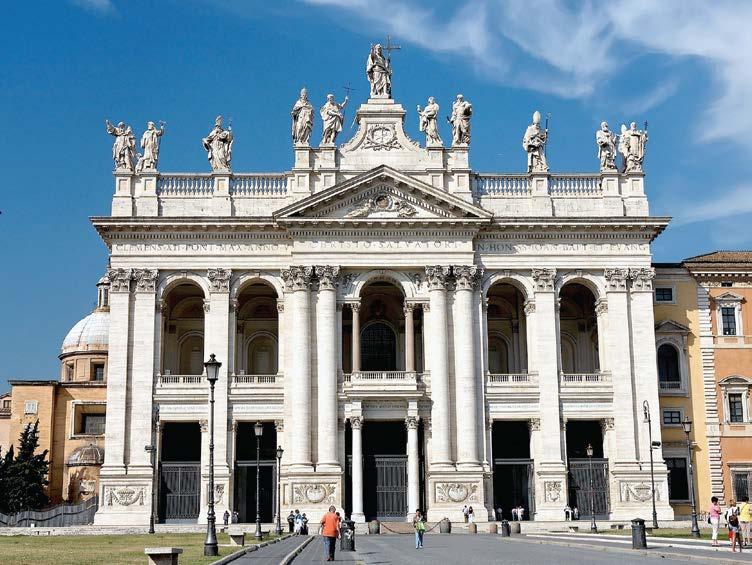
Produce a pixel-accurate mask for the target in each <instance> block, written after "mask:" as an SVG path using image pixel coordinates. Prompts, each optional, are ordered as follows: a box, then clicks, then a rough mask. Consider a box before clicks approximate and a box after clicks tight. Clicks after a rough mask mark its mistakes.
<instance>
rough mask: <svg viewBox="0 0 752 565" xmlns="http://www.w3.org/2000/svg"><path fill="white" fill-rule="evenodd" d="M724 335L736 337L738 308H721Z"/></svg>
mask: <svg viewBox="0 0 752 565" xmlns="http://www.w3.org/2000/svg"><path fill="white" fill-rule="evenodd" d="M721 320H722V322H723V335H736V308H733V307H729V306H724V307H723V308H721Z"/></svg>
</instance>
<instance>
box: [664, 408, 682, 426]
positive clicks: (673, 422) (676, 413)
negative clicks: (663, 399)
mask: <svg viewBox="0 0 752 565" xmlns="http://www.w3.org/2000/svg"><path fill="white" fill-rule="evenodd" d="M680 424H681V410H673V409H668V410H664V411H663V425H664V426H678V425H680Z"/></svg>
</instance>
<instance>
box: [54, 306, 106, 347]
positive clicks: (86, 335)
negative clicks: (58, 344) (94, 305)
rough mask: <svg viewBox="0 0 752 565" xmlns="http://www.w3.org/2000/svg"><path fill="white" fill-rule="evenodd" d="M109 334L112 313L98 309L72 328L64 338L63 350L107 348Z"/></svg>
mask: <svg viewBox="0 0 752 565" xmlns="http://www.w3.org/2000/svg"><path fill="white" fill-rule="evenodd" d="M109 334H110V313H109V312H108V311H106V310H99V309H97V310H95V311H94V312H92V313H91V314H89V315H88V316H86V317H85V318H84V319H83V320H80V321H79V322H78V323H77V324H76V325H75V326H73V328H71V330H70V331H69V332H68V335H66V336H65V339H64V340H63V347H62V352H63V353H76V352H83V351H102V350H106V349H107V345H108V341H109Z"/></svg>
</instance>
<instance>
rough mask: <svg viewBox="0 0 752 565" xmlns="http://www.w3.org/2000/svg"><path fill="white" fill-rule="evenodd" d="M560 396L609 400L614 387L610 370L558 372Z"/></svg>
mask: <svg viewBox="0 0 752 565" xmlns="http://www.w3.org/2000/svg"><path fill="white" fill-rule="evenodd" d="M559 385H560V394H561V397H562V398H563V399H564V398H568V399H580V398H586V399H606V400H611V399H612V397H613V394H614V387H613V383H612V381H611V372H610V371H599V372H597V373H559Z"/></svg>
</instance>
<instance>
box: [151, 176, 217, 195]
mask: <svg viewBox="0 0 752 565" xmlns="http://www.w3.org/2000/svg"><path fill="white" fill-rule="evenodd" d="M213 192H214V179H213V178H212V176H211V174H203V173H176V174H166V175H162V174H161V175H159V178H158V179H157V194H159V195H160V196H176V197H190V196H201V197H203V196H211V195H212V193H213Z"/></svg>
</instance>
